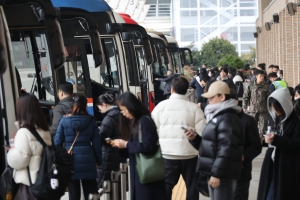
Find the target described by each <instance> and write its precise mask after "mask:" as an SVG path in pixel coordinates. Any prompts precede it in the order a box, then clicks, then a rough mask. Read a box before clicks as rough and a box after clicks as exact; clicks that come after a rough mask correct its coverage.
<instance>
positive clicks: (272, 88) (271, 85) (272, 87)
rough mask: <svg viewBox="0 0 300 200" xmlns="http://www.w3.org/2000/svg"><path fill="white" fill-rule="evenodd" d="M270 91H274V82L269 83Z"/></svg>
mask: <svg viewBox="0 0 300 200" xmlns="http://www.w3.org/2000/svg"><path fill="white" fill-rule="evenodd" d="M269 87H270V92H271V93H272V92H274V91H275V86H274V84H272V83H271V84H270V86H269Z"/></svg>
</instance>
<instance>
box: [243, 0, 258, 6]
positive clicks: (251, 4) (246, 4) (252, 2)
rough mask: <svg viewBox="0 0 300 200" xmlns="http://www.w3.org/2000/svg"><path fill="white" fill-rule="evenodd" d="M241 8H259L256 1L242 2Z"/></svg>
mask: <svg viewBox="0 0 300 200" xmlns="http://www.w3.org/2000/svg"><path fill="white" fill-rule="evenodd" d="M240 7H257V3H256V0H240Z"/></svg>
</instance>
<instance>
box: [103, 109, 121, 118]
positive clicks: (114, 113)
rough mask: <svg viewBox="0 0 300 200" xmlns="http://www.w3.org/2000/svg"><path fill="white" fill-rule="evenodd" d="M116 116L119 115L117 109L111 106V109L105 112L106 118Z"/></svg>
mask: <svg viewBox="0 0 300 200" xmlns="http://www.w3.org/2000/svg"><path fill="white" fill-rule="evenodd" d="M118 114H120V110H119V107H118V106H113V107H111V108H110V109H109V110H108V111H107V113H106V116H110V117H112V116H114V115H118Z"/></svg>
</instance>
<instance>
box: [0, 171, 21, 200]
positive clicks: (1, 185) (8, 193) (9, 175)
mask: <svg viewBox="0 0 300 200" xmlns="http://www.w3.org/2000/svg"><path fill="white" fill-rule="evenodd" d="M13 172H14V169H13V168H11V167H10V166H7V167H6V168H5V170H4V171H3V173H2V175H1V181H0V197H2V199H14V198H15V196H16V194H17V192H18V190H19V185H18V184H16V183H15V181H14V178H13ZM0 199H1V198H0Z"/></svg>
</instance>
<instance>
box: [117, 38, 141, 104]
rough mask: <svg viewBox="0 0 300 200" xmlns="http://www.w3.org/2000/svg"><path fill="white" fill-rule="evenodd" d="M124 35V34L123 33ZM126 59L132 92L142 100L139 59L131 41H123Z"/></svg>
mask: <svg viewBox="0 0 300 200" xmlns="http://www.w3.org/2000/svg"><path fill="white" fill-rule="evenodd" d="M122 35H123V33H122ZM123 44H124V51H125V58H126V70H127V77H128V79H129V88H130V92H132V93H133V94H137V96H138V98H140V100H142V99H141V88H140V76H139V71H138V68H137V58H136V55H135V53H134V52H135V49H134V44H133V42H132V41H131V40H129V41H123Z"/></svg>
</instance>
